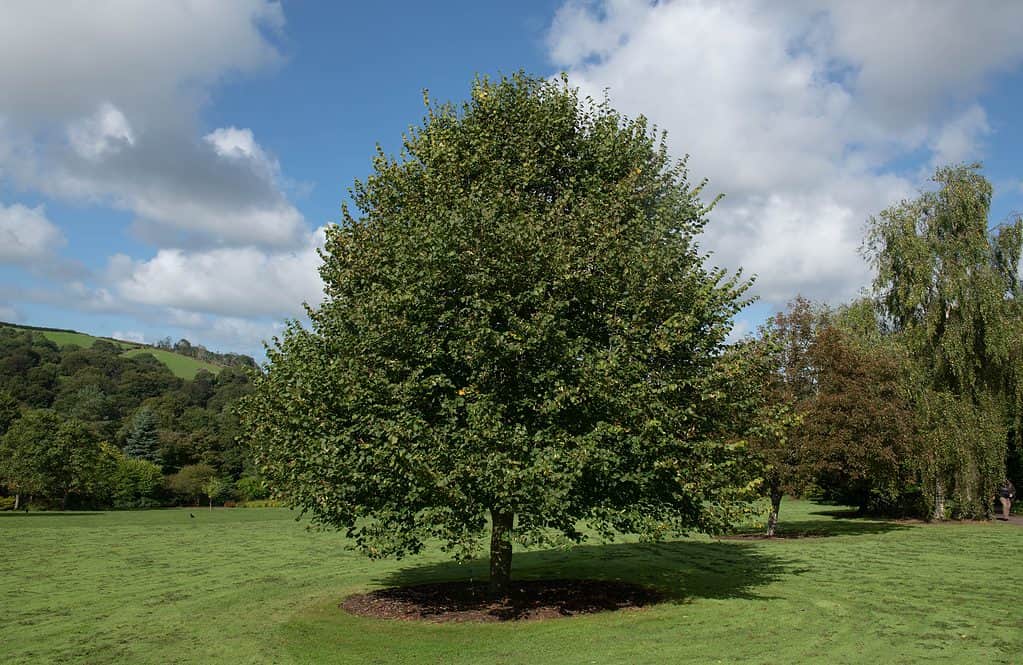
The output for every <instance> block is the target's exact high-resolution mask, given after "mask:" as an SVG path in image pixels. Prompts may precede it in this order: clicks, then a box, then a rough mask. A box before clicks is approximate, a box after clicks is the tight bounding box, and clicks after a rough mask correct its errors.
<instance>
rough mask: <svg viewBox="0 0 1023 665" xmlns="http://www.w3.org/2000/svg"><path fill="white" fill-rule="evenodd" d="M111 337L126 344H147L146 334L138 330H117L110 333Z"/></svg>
mask: <svg viewBox="0 0 1023 665" xmlns="http://www.w3.org/2000/svg"><path fill="white" fill-rule="evenodd" d="M110 336H111V337H113V338H114V339H119V340H121V341H124V342H136V343H138V344H145V342H146V336H145V334H144V333H141V332H139V331H137V330H115V331H114V332H112V333H110Z"/></svg>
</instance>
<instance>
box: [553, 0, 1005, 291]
mask: <svg viewBox="0 0 1023 665" xmlns="http://www.w3.org/2000/svg"><path fill="white" fill-rule="evenodd" d="M949 44H960V45H961V46H962V48H960V49H955V48H952V47H950V46H949ZM979 44H985V47H984V48H980V47H979V46H978V45H979ZM988 44H990V45H991V48H990V49H988V48H987V47H986V46H987V45H988ZM549 50H550V54H551V57H552V58H553V59H554V60H555V62H557V63H558V64H559V65H561V66H563V67H565V69H566V70H567V71H568V74H569V78H570V80H571V81H572V82H573V83H574V84H575V85H578V86H580V88H581V90H582V91H583V93H584V94H588V95H590V96H592V97H594V98H600V97H601V96H602V94H603V91H604V90H605V89H609V92H610V96H611V102H612V104H613V106H614V107H615V108H618V109H619V110H621V111H623V112H625V113H627V114H629V115H631V116H636V115H638V114H640V113H642V114H645V115H646V116H647V117H648V118H650V120H651V121H652V122H654V123H656V124H657V125H658V126H659V127H660V128H663V129H666V130H668V132H669V145H670V146H671V147H672V149H673V150H675V151H677V152H676V156H679V157H680V156H682V154H683V153H689V154H691V155H692V158H691V160H690V167H691V171H692V173H693V174H694V175H695V176H696V177H697V178H703V177H707V178H709V180H710V186H709V190H708V191H709V192H710V193H715V192H724V193H725V194H726V198H725V200H724V202H723V203H722V204H721V205H719V207H718V208H717V209H715V211H714V212H713V213H712V214H711V223H710V225H709V226H708V227H707V233H706V234H705V236H704V237H703V238H702V239H701V242H702V244H703V245H704V246H705V247H706V248H707V249H710V250H712V251H713V252H714V257H713V259H712V260H713V261H714V262H715V263H718V264H721V265H724V266H728V267H732V268H735V267H738V266H740V265H741V266H743V267H744V268H745V270H746V271H747V272H755V273H757V274H758V275H759V278H758V281H757V284H756V287H755V291H756V292H757V293H759V294H760V295H762V296H763V297H764V298H765V299H767V300H769V301H770V302H775V303H778V304H780V303H783V302H785V301H786V300H788V299H789V298H791V297H792V296H794V295H795V294H796V293H803V294H804V295H807V296H809V297H813V298H819V299H825V300H829V301H838V300H844V299H846V298H848V297H850V296H852V295H854V294H855V293H856V292H857V291H858V290H859V288H860V287H862V286H864V285H865V284H866V280H867V270H866V266H865V265H864V264H863V261H862V260H861V258H860V257H859V255H858V248H859V245H860V240H861V238H862V231H863V226H864V223H865V221H866V219H867V217H868V216H869V215H871V214H875V213H877V212H878V211H880V210H881V209H883V208H884V207H887V206H888V205H890V204H891V203H893V202H894V201H896V200H898V199H899V198H902V197H905V196H909V195H911V194H912V193H913V191H914V189H915V188H916V186H917V185H918V184H920V183H918V182H917V177H918V176H917V174H915V173H911V174H909V175H900V174H899V173H897V172H893V171H892V170H890V167H889V166H888V165H889V164H892V163H895V162H896V161H897V160H900V159H906V158H909V157H910V156H911V155H914V154H919V152H920V151H924V154H925V155H928V156H933V158H934V160H936V161H937V160H952V161H955V160H959V159H966V158H974V157H976V156H978V153H979V149H980V147H981V140H982V139H983V138H984V136H986V135H987V134H988V133H989V131H990V128H989V127H988V124H987V120H986V115H985V113H984V110H983V108H982V107H981V106H980V105H979V104H977V103H976V101H975V100H973V98H972V97H971V96H970V95H973V94H975V93H976V92H977V91H978V90H980V89H982V87H983V85H984V84H985V82H986V81H987V80H988V78H989V77H990V76H991V75H993V74H995V73H998V72H1000V71H1005V70H1006V69H1008V68H1010V67H1014V66H1016V65H1018V63H1019V62H1020V60H1021V59H1023V3H990V4H989V5H985V11H982V12H981V11H977V10H976V8H975V7H973V6H971V5H969V4H968V3H955V2H911V1H907V2H901V3H880V2H862V3H847V2H830V1H828V0H801V1H800V2H797V3H787V4H785V3H782V4H779V3H771V2H767V1H766V0H763V1H758V0H749V1H745V2H744V1H735V2H717V3H712V2H705V1H702V0H679V1H676V2H660V3H641V2H627V1H612V2H603V3H591V2H585V3H584V2H569V3H568V4H566V5H565V6H563V7H562V8H561V10H559V12H558V14H557V16H556V18H555V20H554V22H553V24H552V27H551V31H550V35H549ZM925 161H926V157H925Z"/></svg>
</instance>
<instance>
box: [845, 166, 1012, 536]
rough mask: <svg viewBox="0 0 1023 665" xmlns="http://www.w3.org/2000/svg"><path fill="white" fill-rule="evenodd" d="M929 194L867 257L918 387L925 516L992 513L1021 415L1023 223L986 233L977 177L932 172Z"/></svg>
mask: <svg viewBox="0 0 1023 665" xmlns="http://www.w3.org/2000/svg"><path fill="white" fill-rule="evenodd" d="M934 181H935V182H936V183H937V185H938V188H937V189H936V190H934V191H929V192H925V193H923V194H921V195H920V196H919V197H918V198H916V199H913V200H908V201H903V202H901V203H899V204H897V205H895V206H892V207H890V208H888V209H887V210H885V211H883V212H882V213H881V214H880V215H879V216H877V217H876V218H872V219H871V220H870V224H869V229H868V235H867V240H866V244H865V249H866V253H867V255H868V257H869V258H870V259H871V260H872V262H873V265H874V268H875V270H876V277H875V279H874V288H875V292H876V296H877V302H878V304H879V306H880V311H881V314H882V316H883V317H884V320H885V322H886V323H887V324H888V325H889V326H890V328H891V329H892V331H893V332H894V333H895V334H896V335H897V336H898V337H899V338H900V339H901V341H902V342H904V343H905V344H906V345H907V348H908V349H909V350H910V352H911V354H912V355H913V357H914V358H915V359H916V361H917V362H918V364H919V367H920V369H921V371H922V372H923V374H924V375H925V380H924V383H925V386H926V391H925V392H924V393H923V394H921V395H920V397H919V399H918V400H917V401H918V403H919V405H920V407H921V411H922V416H923V418H922V420H923V422H924V428H925V432H924V438H925V439H926V440H927V445H926V446H925V456H924V461H923V464H922V467H923V472H924V476H925V477H924V480H925V482H926V483H927V484H928V485H929V489H930V491H931V493H932V497H933V506H934V507H933V516H934V517H935V518H938V519H941V518H943V517H944V516H945V513H946V500H947V499H951V500H952V502H953V507H954V512H955V513H956V514H957V515H960V516H964V517H979V516H983V515H985V514H987V513H988V512H990V507H991V500H992V499H993V497H994V494H995V490H996V489H997V485H998V484H999V483H1000V482H1001V481H1002V479H1003V478H1004V475H1005V458H1006V440H1007V430H1008V422H1009V419H1010V418H1012V416H1013V414H1018V413H1019V405H1020V390H1019V388H1018V385H1019V382H1018V377H1019V369H1020V361H1019V358H1020V351H1019V349H1020V347H1021V345H1023V344H1021V343H1023V335H1021V329H1020V301H1019V296H1020V285H1019V259H1020V245H1021V240H1023V221H1021V220H1020V219H1018V218H1017V219H1014V220H1012V221H1011V222H1010V223H1007V224H1005V225H1002V226H1001V227H998V228H997V229H994V230H992V229H990V228H989V214H990V209H991V196H992V187H991V184H990V183H989V182H988V181H987V179H985V178H984V176H983V175H982V174H981V173H980V169H979V166H978V165H960V166H953V167H944V168H940V169H938V170H937V172H936V173H935V176H934Z"/></svg>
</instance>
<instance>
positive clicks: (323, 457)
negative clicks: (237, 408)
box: [242, 74, 750, 593]
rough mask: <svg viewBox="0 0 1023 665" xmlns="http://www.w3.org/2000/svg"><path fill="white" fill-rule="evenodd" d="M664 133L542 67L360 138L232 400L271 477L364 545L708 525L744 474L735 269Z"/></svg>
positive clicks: (494, 568)
mask: <svg viewBox="0 0 1023 665" xmlns="http://www.w3.org/2000/svg"><path fill="white" fill-rule="evenodd" d="M701 186H702V185H696V186H693V185H692V184H691V183H690V181H689V178H688V173H687V171H686V166H685V162H684V161H683V162H681V163H675V162H673V161H672V160H671V159H670V158H669V156H668V151H667V146H666V144H665V139H664V136H663V135H660V136H658V135H657V134H656V133H655V132H654V131H652V130H651V128H650V127H649V126H648V125H647V123H646V121H645V120H644V119H642V118H639V119H628V118H625V117H623V116H622V115H620V114H618V113H617V112H615V111H614V110H613V109H612V108H611V107H610V106H609V104H608V102H607V101H606V100H605V101H603V102H594V101H592V100H589V99H580V98H579V97H578V94H577V92H576V91H575V90H573V89H571V88H569V87H568V85H567V83H566V82H565V81H564V80H562V81H554V82H551V81H544V80H539V79H534V78H530V77H528V76H526V75H523V74H518V75H515V76H512V77H510V78H504V79H501V80H500V81H490V80H487V79H481V80H477V81H476V82H475V83H474V85H473V86H472V92H471V98H470V99H469V100H468V101H466V102H465V103H463V104H461V105H460V106H453V105H450V104H436V103H430V102H428V110H427V115H426V117H425V118H424V120H423V122H422V124H420V125H419V126H416V127H413V128H411V129H410V130H409V132H408V134H407V135H406V137H405V140H404V143H403V150H402V152H401V154H400V155H399V156H397V157H389V156H386V155H385V154H384V153H383V152H382V151H379V152H378V154H377V156H376V157H375V159H374V161H373V172H372V174H371V175H370V176H369V177H368V178H367V179H366V180H365V181H357V182H356V183H355V185H354V188H353V191H352V196H353V200H354V202H355V206H356V207H357V210H356V214H352V213H351V212H350V211H349V210H348V209H347V208H346V209H345V210H344V218H343V220H342V222H341V224H339V225H336V226H333V227H331V228H329V229H328V231H327V241H326V246H325V249H324V251H323V253H322V256H323V265H322V267H321V269H320V274H321V276H322V278H323V280H324V283H325V293H326V298H325V300H324V301H323V302H322V304H320V305H319V306H318V307H313V308H310V309H309V318H310V321H311V327H309V328H305V327H303V326H301V325H300V324H299V323H296V322H293V323H291V324H290V325H289V327H288V328H287V330H286V331H285V333H284V334H283V337H282V338H281V339H280V340H278V341H277V342H276V344H274V345H273V346H272V347H271V348H269V349H268V351H267V357H268V361H269V362H268V365H267V369H266V373H265V375H264V376H262V377H261V378H259V379H257V381H256V390H255V393H254V394H253V395H252V396H251V397H250V398H248V399H247V400H246V401H245V403H244V407H243V411H242V413H243V420H244V426H245V430H246V432H247V435H248V436H249V437H250V439H251V442H252V444H253V446H254V450H255V454H256V458H257V460H258V463H259V465H260V467H261V470H262V472H263V473H264V474H265V476H266V478H267V479H268V481H269V483H270V485H271V486H273V487H274V488H275V489H276V491H277V492H278V494H279V495H280V496H282V497H283V498H285V499H286V500H288V501H289V502H290V503H291V504H293V505H295V506H298V507H301V508H302V509H304V510H305V511H308V512H309V513H311V515H312V517H313V519H314V520H315V522H316V523H318V524H320V525H323V526H329V527H336V528H340V529H344V530H346V531H347V532H348V534H349V535H350V536H351V537H352V538H354V541H355V542H356V543H357V544H358V546H360V547H361V548H363V549H364V550H365V551H366V552H368V553H369V554H371V555H375V556H383V555H396V556H401V555H404V554H408V553H413V552H417V551H419V550H420V549H421V548H422V547H423V546H424V543H425V542H426V541H427V540H429V539H433V538H436V539H439V540H440V541H441V543H443V546H444V547H445V548H447V549H449V550H451V551H453V552H454V554H455V555H456V556H470V555H472V554H474V553H476V552H477V551H478V548H479V547H480V546H481V544H482V538H483V534H484V533H485V530H486V526H487V523H488V517H489V521H490V522H491V524H492V529H491V548H490V551H491V584H492V589H493V590H494V591H495V592H498V593H499V592H501V591H502V590H503V589H504V588H505V585H506V584H507V582H508V576H509V574H510V564H511V540H512V539H513V538H514V539H516V540H519V541H524V542H529V541H536V540H541V539H547V538H550V537H552V535H551V534H559V537H566V538H569V539H572V540H580V539H582V538H583V537H584V536H583V533H582V532H581V531H580V530H579V529H578V528H577V525H578V524H579V523H580V521H584V522H587V523H589V524H590V525H592V526H593V527H595V528H596V529H598V530H599V531H600V532H601V533H603V534H605V535H608V536H610V534H611V533H612V531H613V530H617V531H622V532H635V533H640V534H643V535H644V536H647V537H653V538H657V537H662V536H666V535H669V534H680V533H684V532H686V531H688V530H690V529H694V528H696V529H702V530H708V531H714V530H718V529H720V528H722V527H723V526H724V525H725V523H726V522H727V519H728V517H729V514H730V512H729V511H730V510H731V508H732V507H734V502H735V500H737V499H738V498H741V497H745V496H746V490H747V489H748V487H746V484H747V483H749V482H750V478H749V477H747V475H746V473H745V471H744V464H743V459H744V456H743V455H742V454H740V453H741V451H740V448H741V444H740V443H737V441H736V439H735V438H734V437H729V436H726V435H725V434H724V431H725V430H726V429H728V430H729V431H734V429H735V428H734V427H733V426H734V424H735V420H736V418H737V417H738V415H737V413H736V411H737V407H736V405H735V404H734V403H733V400H732V399H731V395H730V391H731V386H732V382H734V381H736V380H738V378H739V377H741V375H742V374H743V370H742V368H740V367H737V366H736V365H735V361H734V358H727V357H725V356H722V353H721V351H722V349H723V346H724V342H725V338H726V335H727V334H728V332H729V330H730V328H731V323H730V321H731V317H732V316H733V315H734V314H735V313H736V312H737V311H738V309H739V308H740V307H741V306H742V304H743V300H742V294H743V292H744V291H745V289H746V288H747V286H748V283H747V282H745V281H743V280H742V279H741V278H740V277H739V276H737V275H732V276H730V275H728V274H726V272H725V271H724V270H721V269H716V268H710V267H708V266H706V265H705V257H704V255H702V254H701V253H700V251H699V248H698V246H697V243H696V239H697V237H698V235H699V234H700V232H701V231H702V230H703V228H704V226H705V224H706V223H707V213H708V211H709V210H710V208H711V206H710V205H708V204H707V203H705V202H703V201H702V200H701V198H700V190H701Z"/></svg>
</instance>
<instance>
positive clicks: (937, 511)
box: [931, 478, 945, 520]
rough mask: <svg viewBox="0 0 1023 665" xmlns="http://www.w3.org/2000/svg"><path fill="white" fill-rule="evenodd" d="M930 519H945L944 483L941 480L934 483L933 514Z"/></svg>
mask: <svg viewBox="0 0 1023 665" xmlns="http://www.w3.org/2000/svg"><path fill="white" fill-rule="evenodd" d="M931 519H934V520H943V519H945V481H944V480H942V479H941V478H937V479H935V481H934V514H933V515H932V516H931Z"/></svg>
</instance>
